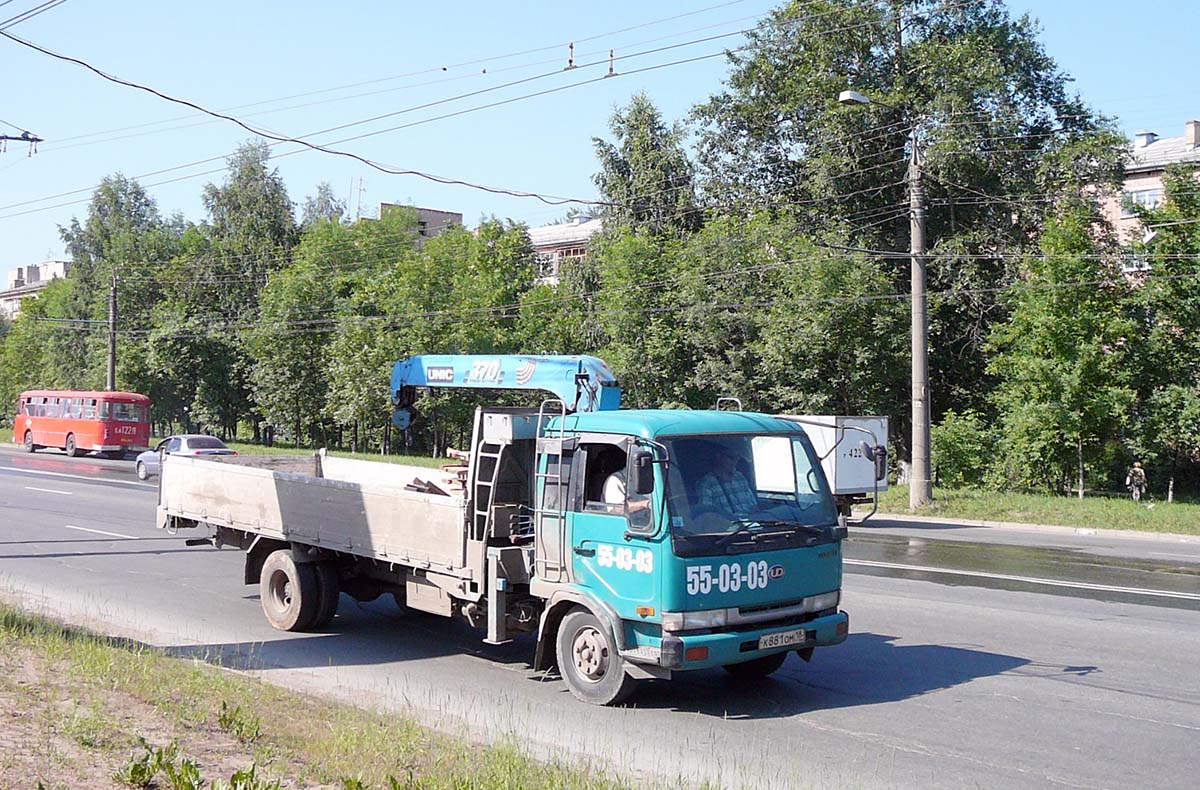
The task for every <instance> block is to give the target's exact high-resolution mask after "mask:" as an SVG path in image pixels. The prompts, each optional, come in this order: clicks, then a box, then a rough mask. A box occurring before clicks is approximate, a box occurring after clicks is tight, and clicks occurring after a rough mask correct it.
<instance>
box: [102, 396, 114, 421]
mask: <svg viewBox="0 0 1200 790" xmlns="http://www.w3.org/2000/svg"><path fill="white" fill-rule="evenodd" d="M111 406H112V404H111V403H109V402H108V401H106V400H102V401H100V419H102V420H107V419H108V418H109V407H111Z"/></svg>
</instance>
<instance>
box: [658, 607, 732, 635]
mask: <svg viewBox="0 0 1200 790" xmlns="http://www.w3.org/2000/svg"><path fill="white" fill-rule="evenodd" d="M726 611H727V610H725V609H706V610H704V611H701V612H663V614H662V629H663V630H664V631H693V630H696V629H698V628H721V627H722V626H724V625H725V623H726V622H728V620H727V617H726Z"/></svg>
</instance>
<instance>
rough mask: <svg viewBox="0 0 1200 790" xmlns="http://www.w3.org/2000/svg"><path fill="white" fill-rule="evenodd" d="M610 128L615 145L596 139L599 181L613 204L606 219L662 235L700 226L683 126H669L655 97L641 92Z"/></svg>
mask: <svg viewBox="0 0 1200 790" xmlns="http://www.w3.org/2000/svg"><path fill="white" fill-rule="evenodd" d="M609 130H610V131H611V132H612V135H613V138H614V141H613V142H609V141H607V140H602V139H600V138H599V137H594V138H592V142H593V144H594V145H595V147H596V157H597V158H598V159H599V160H600V170H599V171H598V172H597V173H596V175H595V176H594V177H593V181H595V183H596V187H597V188H598V189H599V190H600V195H601V197H603V199H604V200H605V201H606V202H607V203H609V205H607V206H606V207H605V208H604V217H605V220H606V221H607V222H609V224H611V225H629V226H631V227H635V228H640V227H646V228H649V229H651V230H654V231H658V232H665V231H668V230H682V231H689V230H695V229H696V228H698V227H699V226H700V224H701V215H700V212H699V210H698V209H697V208H696V190H695V185H694V174H693V167H692V163H691V162H690V161H689V160H688V157H687V153H686V152H685V151H684V148H683V143H682V140H683V130H682V128H681V127H680V126H679V125H674V126H667V124H666V122H665V121H664V120H663V117H662V113H661V112H660V111H659V109H658V108H657V107H656V106H654V103H653V102H652V101H650V98H649V97H648V96H647V95H646V94H645V93H636V94H634V96H633V98H631V99H630V100H629V104H628V105H626V106H625V107H620V108H617V109H616V110H615V111H614V112H613V115H612V118H611V120H610V121H609Z"/></svg>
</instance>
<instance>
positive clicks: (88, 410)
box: [83, 398, 96, 420]
mask: <svg viewBox="0 0 1200 790" xmlns="http://www.w3.org/2000/svg"><path fill="white" fill-rule="evenodd" d="M83 419H85V420H94V419H96V399H95V398H88V399H87V400H85V401H84V402H83Z"/></svg>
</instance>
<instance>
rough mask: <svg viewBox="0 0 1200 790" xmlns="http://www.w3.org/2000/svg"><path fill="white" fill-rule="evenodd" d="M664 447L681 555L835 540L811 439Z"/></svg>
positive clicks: (708, 439) (692, 441)
mask: <svg viewBox="0 0 1200 790" xmlns="http://www.w3.org/2000/svg"><path fill="white" fill-rule="evenodd" d="M665 444H666V445H667V449H668V451H669V452H670V458H671V465H670V468H669V471H668V475H667V500H668V509H669V511H670V523H671V533H672V539H673V542H674V548H675V553H676V555H678V556H697V555H709V554H728V553H739V552H746V551H765V550H770V549H780V548H790V547H796V546H804V545H811V544H813V543H819V542H825V541H828V540H832V539H833V535H834V527H835V526H836V525H837V509H836V507H835V506H834V503H833V498H832V497H831V496H830V493H829V486H828V484H827V483H826V481H825V474H824V472H822V470H821V466H820V463H819V462H818V460H817V458H816V454H815V453H814V452H813V449H812V445H811V444H810V443H809V441H808V438H807V437H805V436H798V435H795V434H770V435H745V434H736V435H721V436H705V437H685V438H679V439H672V440H668V441H667V442H665Z"/></svg>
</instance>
